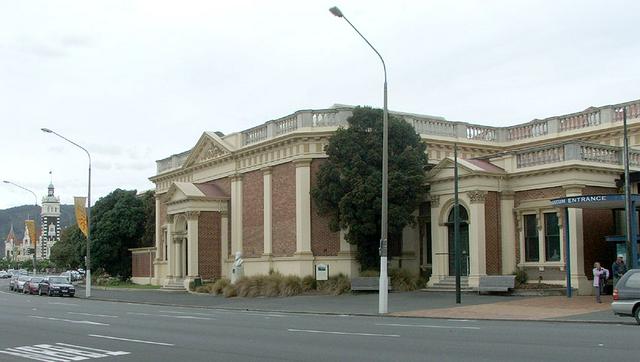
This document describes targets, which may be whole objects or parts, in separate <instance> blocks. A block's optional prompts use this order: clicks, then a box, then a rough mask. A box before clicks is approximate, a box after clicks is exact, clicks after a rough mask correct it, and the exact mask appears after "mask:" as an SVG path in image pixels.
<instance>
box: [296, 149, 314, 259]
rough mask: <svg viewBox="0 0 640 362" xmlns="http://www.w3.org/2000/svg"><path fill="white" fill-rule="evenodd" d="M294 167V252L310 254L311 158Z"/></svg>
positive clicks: (300, 161) (297, 161) (298, 161)
mask: <svg viewBox="0 0 640 362" xmlns="http://www.w3.org/2000/svg"><path fill="white" fill-rule="evenodd" d="M294 165H295V167H296V254H311V195H310V192H311V159H300V160H296V161H295V162H294Z"/></svg>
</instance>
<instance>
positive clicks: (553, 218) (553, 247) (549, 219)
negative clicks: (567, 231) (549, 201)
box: [544, 212, 560, 261]
mask: <svg viewBox="0 0 640 362" xmlns="http://www.w3.org/2000/svg"><path fill="white" fill-rule="evenodd" d="M544 249H545V260H546V261H560V226H559V225H558V214H557V213H555V212H545V213H544Z"/></svg>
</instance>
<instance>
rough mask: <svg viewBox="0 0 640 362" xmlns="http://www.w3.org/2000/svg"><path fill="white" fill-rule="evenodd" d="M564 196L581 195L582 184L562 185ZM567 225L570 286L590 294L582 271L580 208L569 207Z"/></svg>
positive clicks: (582, 237) (582, 239) (582, 238)
mask: <svg viewBox="0 0 640 362" xmlns="http://www.w3.org/2000/svg"><path fill="white" fill-rule="evenodd" d="M563 188H564V189H565V195H566V197H571V196H581V195H582V192H583V190H584V185H569V186H564V187H563ZM568 212H569V220H568V225H566V223H565V224H564V227H568V228H569V246H570V249H571V250H570V254H569V258H570V260H571V286H572V287H573V288H576V289H578V294H581V295H584V294H591V292H592V290H591V289H593V288H592V286H591V285H590V284H591V283H589V281H588V280H587V277H586V276H585V273H584V234H583V219H582V209H577V208H569V209H568Z"/></svg>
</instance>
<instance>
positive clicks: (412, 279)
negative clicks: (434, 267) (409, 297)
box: [389, 269, 418, 292]
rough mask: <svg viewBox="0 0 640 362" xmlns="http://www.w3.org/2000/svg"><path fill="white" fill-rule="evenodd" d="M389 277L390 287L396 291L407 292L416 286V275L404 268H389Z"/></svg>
mask: <svg viewBox="0 0 640 362" xmlns="http://www.w3.org/2000/svg"><path fill="white" fill-rule="evenodd" d="M389 279H391V280H390V283H391V287H392V288H393V290H394V291H397V292H409V291H412V290H416V288H417V287H418V276H416V275H413V274H412V273H411V272H409V271H408V270H406V269H391V270H390V271H389Z"/></svg>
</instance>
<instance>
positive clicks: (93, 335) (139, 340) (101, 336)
mask: <svg viewBox="0 0 640 362" xmlns="http://www.w3.org/2000/svg"><path fill="white" fill-rule="evenodd" d="M89 337H96V338H106V339H115V340H118V341H127V342H135V343H146V344H157V345H159V346H175V344H173V343H164V342H153V341H143V340H141V339H129V338H121V337H112V336H103V335H100V334H90V335H89Z"/></svg>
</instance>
